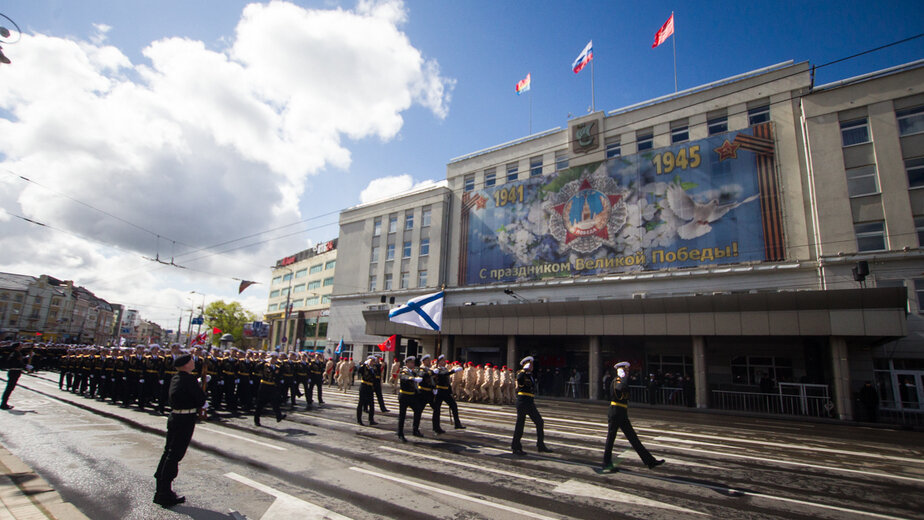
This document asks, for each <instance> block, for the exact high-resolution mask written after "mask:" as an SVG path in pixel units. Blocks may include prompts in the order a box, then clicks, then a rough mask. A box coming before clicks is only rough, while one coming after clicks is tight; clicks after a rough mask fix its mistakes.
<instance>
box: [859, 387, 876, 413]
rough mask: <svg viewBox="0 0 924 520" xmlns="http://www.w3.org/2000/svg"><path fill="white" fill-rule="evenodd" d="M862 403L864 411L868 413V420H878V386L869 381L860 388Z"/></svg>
mask: <svg viewBox="0 0 924 520" xmlns="http://www.w3.org/2000/svg"><path fill="white" fill-rule="evenodd" d="M860 404H861V405H862V406H863V411H864V412H865V413H866V420H867V421H869V422H876V419H877V418H878V415H879V392H877V391H876V387H874V386H873V384H872V383H871V382H869V381H867V382H866V383H865V384H864V385H863V388H861V389H860Z"/></svg>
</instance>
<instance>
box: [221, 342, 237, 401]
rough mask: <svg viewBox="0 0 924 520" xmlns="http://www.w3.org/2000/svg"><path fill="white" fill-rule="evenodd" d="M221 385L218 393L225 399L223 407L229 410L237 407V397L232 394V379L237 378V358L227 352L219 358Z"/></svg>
mask: <svg viewBox="0 0 924 520" xmlns="http://www.w3.org/2000/svg"><path fill="white" fill-rule="evenodd" d="M221 378H222V380H221V387H220V389H219V393H221V394H222V399H224V401H225V408H226V409H227V410H230V411H232V412H233V411H235V410H236V409H237V398H236V397H235V395H234V384H235V383H234V380H235V379H237V360H236V359H234V357H233V356H231V353H230V352H228V353H227V356H226V357H225V358H224V359H222V360H221Z"/></svg>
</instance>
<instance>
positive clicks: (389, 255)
mask: <svg viewBox="0 0 924 520" xmlns="http://www.w3.org/2000/svg"><path fill="white" fill-rule="evenodd" d="M394 259H395V245H394V244H388V245H387V246H385V260H394Z"/></svg>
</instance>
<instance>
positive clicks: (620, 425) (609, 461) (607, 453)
mask: <svg viewBox="0 0 924 520" xmlns="http://www.w3.org/2000/svg"><path fill="white" fill-rule="evenodd" d="M613 368H615V369H616V379H614V380H613V382H612V383H611V385H610V388H609V390H610V395H611V397H610V399H611V400H610V409H609V412H607V417H608V419H609V431H608V432H607V434H606V447H605V448H604V449H603V472H604V473H611V472H613V471H615V470H616V465H615V464H613V443H614V442H615V441H616V433H617V432H618V430H620V429H621V430H622V433H623V435H625V436H626V440H627V441H629V444H631V445H632V447H633V448H635V452H636V453H638V456H639V457H641V459H642V462H643V463H644V464H645V465H646V466H648V469H654V468H655V467H657V466H660V465H661V464H664V459H655V458H654V457H653V456H652V455H651V453H649V452H648V450H647V449H645V446H643V445H642V441H640V440H639V439H638V435H636V433H635V429H634V428H633V427H632V423H631V422H629V378H628V377H627V376H626V369H628V368H629V362H628V361H622V362H620V363H616V364H615V365H613Z"/></svg>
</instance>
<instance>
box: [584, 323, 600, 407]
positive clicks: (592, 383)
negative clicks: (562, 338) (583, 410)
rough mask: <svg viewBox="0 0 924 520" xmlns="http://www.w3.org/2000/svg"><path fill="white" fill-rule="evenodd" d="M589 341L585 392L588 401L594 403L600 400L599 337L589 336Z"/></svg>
mask: <svg viewBox="0 0 924 520" xmlns="http://www.w3.org/2000/svg"><path fill="white" fill-rule="evenodd" d="M589 340H590V355H589V356H588V359H589V364H590V366H589V367H588V368H587V374H588V375H587V391H588V396H589V397H590V400H591V401H596V400H597V399H599V398H600V336H591V337H590V338H589Z"/></svg>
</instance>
